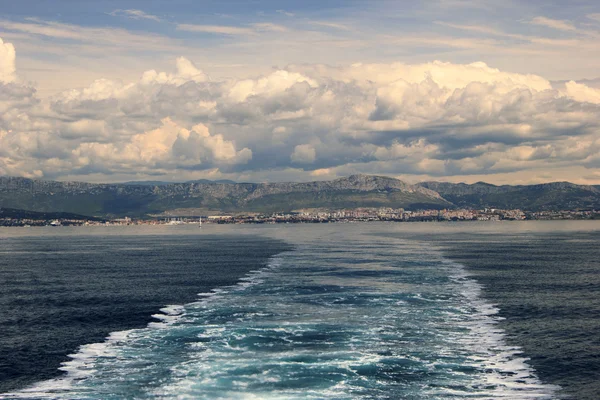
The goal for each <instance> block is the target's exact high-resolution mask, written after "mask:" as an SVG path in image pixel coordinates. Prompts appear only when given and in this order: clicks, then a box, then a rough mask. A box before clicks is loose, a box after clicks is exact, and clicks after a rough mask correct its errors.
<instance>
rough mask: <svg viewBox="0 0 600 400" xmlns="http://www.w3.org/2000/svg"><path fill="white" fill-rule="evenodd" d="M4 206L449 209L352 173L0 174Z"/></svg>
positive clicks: (424, 194)
mask: <svg viewBox="0 0 600 400" xmlns="http://www.w3.org/2000/svg"><path fill="white" fill-rule="evenodd" d="M0 206H4V207H14V208H22V209H27V210H32V211H64V212H76V213H80V214H86V215H102V216H107V215H108V216H110V215H144V214H148V213H160V212H164V211H167V210H171V209H182V208H183V209H185V208H194V209H200V210H207V211H224V212H235V211H248V212H250V211H254V212H276V211H292V210H294V209H300V208H311V207H313V208H314V207H327V208H355V207H361V206H362V207H384V206H387V207H393V208H407V209H411V208H414V209H416V208H448V207H452V204H451V203H449V202H447V201H446V200H444V199H443V198H442V197H441V196H440V195H439V194H438V193H436V192H435V191H433V190H430V189H428V188H425V187H421V186H418V185H410V184H407V183H405V182H402V181H400V180H397V179H393V178H389V177H381V176H370V175H352V176H350V177H347V178H340V179H336V180H333V181H316V182H304V183H296V182H288V183H229V182H227V183H218V182H205V181H201V182H198V183H196V182H188V183H173V184H161V185H147V184H144V185H136V184H132V183H128V184H91V183H84V182H57V181H44V180H35V179H28V178H15V177H0Z"/></svg>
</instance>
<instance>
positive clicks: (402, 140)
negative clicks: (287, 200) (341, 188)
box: [0, 43, 600, 180]
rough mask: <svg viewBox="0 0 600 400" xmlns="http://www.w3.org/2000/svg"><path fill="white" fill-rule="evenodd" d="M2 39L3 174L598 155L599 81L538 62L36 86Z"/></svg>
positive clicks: (353, 168) (471, 169)
mask: <svg viewBox="0 0 600 400" xmlns="http://www.w3.org/2000/svg"><path fill="white" fill-rule="evenodd" d="M0 49H4V52H3V53H0V55H1V56H2V58H0V60H1V61H2V63H3V64H0V65H8V67H3V71H8V72H2V74H3V75H2V76H8V77H9V79H6V78H3V80H1V81H0V173H1V174H10V175H21V176H45V177H49V178H56V177H66V176H69V177H71V178H72V177H80V178H79V179H82V178H81V177H85V176H88V175H89V176H90V177H93V178H94V179H95V180H99V179H101V178H102V177H103V176H104V177H106V179H107V180H110V179H111V178H110V177H111V176H112V177H119V179H127V178H126V177H127V176H130V177H132V178H135V179H141V178H143V176H150V175H158V176H160V175H165V176H171V177H172V176H177V175H181V176H186V177H190V178H193V177H194V176H196V177H200V176H203V175H202V174H205V175H206V174H210V176H213V177H227V178H233V179H243V180H262V179H269V177H271V178H272V179H278V180H282V179H285V177H286V176H287V177H289V179H310V178H311V177H318V178H319V179H321V178H327V177H333V176H336V175H340V174H348V173H355V172H365V173H377V174H387V175H392V176H407V175H415V176H428V177H446V178H448V179H450V178H452V179H458V178H456V177H460V176H465V177H466V176H478V177H481V176H484V175H489V176H491V177H493V176H496V175H498V176H500V175H502V176H509V175H508V174H513V173H514V174H516V173H519V172H521V173H523V174H524V175H523V176H532V178H531V179H534V178H533V175H527V171H533V170H536V171H540V170H543V169H544V168H546V169H553V168H557V166H561V167H563V168H566V169H569V170H573V171H575V170H577V171H580V169H578V168H587V169H588V170H589V171H590V173H589V174H588V175H589V176H594V173H595V171H596V170H597V169H598V168H600V158H599V157H598V156H597V154H598V153H600V121H599V120H598V115H600V92H599V91H598V89H596V88H593V87H590V86H588V85H586V83H585V82H583V81H582V82H573V81H571V82H567V83H565V84H564V85H563V86H561V87H560V88H558V89H557V88H553V87H552V85H551V83H550V82H549V81H548V80H546V79H545V78H543V77H541V76H538V75H526V74H517V73H511V72H505V71H501V70H499V69H496V68H492V67H490V66H488V65H486V64H484V63H470V64H455V63H447V62H438V61H435V62H429V63H420V64H405V63H387V64H386V63H377V64H354V65H349V66H339V67H331V66H326V65H310V64H305V65H296V66H289V67H287V68H283V69H282V68H279V69H276V70H274V71H272V72H270V73H268V74H266V75H262V76H257V77H254V78H251V79H234V78H230V79H223V80H212V79H209V78H208V76H207V75H206V74H205V73H204V72H203V71H202V70H201V69H200V68H199V67H197V66H196V65H194V63H192V61H191V60H189V59H187V58H183V57H180V58H178V59H176V60H175V67H174V70H173V71H171V72H163V71H156V70H149V71H147V72H145V73H143V74H142V75H141V77H140V78H139V79H138V80H136V81H132V82H121V81H118V80H110V79H99V80H96V81H94V82H92V83H91V84H90V85H88V86H87V87H84V88H80V89H71V90H67V91H63V92H61V93H59V94H58V95H56V96H53V97H51V98H49V99H39V98H37V97H36V94H35V89H34V88H32V87H30V86H27V85H25V84H22V83H19V80H18V79H17V76H16V74H15V72H14V62H15V60H14V53H13V52H12V45H10V44H8V43H2V46H1V47H0ZM6 49H8V51H6ZM194 174H196V175H194ZM511 176H512V175H511ZM536 176H537V175H536ZM115 179H116V178H115ZM535 179H538V178H537V177H536V178H535Z"/></svg>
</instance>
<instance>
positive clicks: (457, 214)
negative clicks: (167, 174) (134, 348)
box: [0, 207, 600, 227]
mask: <svg viewBox="0 0 600 400" xmlns="http://www.w3.org/2000/svg"><path fill="white" fill-rule="evenodd" d="M589 219H600V210H564V211H536V212H529V211H522V210H519V209H515V210H504V209H496V208H485V209H483V210H471V209H443V210H417V211H409V210H404V209H402V208H399V209H393V208H385V207H382V208H368V207H365V208H355V209H340V210H326V209H310V210H299V211H295V212H286V213H268V214H261V213H237V214H223V215H190V216H179V215H178V216H174V215H164V214H163V215H155V216H149V217H144V218H132V217H122V218H96V217H94V218H91V217H90V218H86V217H83V216H80V217H75V216H69V217H68V218H52V219H49V218H44V217H37V218H36V217H34V216H28V217H26V218H23V217H16V216H10V217H6V216H0V226H2V227H34V226H51V227H59V226H124V225H187V224H196V225H202V224H277V223H348V222H375V221H388V222H436V221H437V222H443V221H456V222H458V221H523V220H589Z"/></svg>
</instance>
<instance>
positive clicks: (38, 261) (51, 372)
mask: <svg viewBox="0 0 600 400" xmlns="http://www.w3.org/2000/svg"><path fill="white" fill-rule="evenodd" d="M29 231H30V232H32V233H36V230H35V229H30V230H29ZM38 231H39V230H38ZM4 232H5V233H8V234H10V233H11V231H4ZM42 232H43V231H42ZM47 233H50V234H51V233H52V232H47ZM286 249H289V246H287V245H285V244H283V243H282V242H279V241H275V240H268V239H264V238H253V237H250V236H231V235H224V236H215V235H203V236H198V235H189V234H188V235H185V234H175V235H160V236H152V235H144V236H130V235H127V234H126V232H125V234H124V235H123V234H120V235H94V236H89V235H84V236H72V235H66V236H65V235H61V236H58V237H55V236H47V235H43V236H29V237H4V238H3V240H0V287H1V292H0V393H2V392H6V391H8V390H12V389H15V388H19V387H22V386H24V385H26V384H31V383H33V382H36V381H40V380H44V379H49V378H52V377H55V376H56V375H58V374H59V373H60V372H61V371H59V370H58V368H59V367H60V364H61V363H62V362H64V361H67V360H68V359H69V358H68V357H67V356H68V355H69V354H71V353H74V352H76V351H77V349H78V347H79V346H80V345H82V344H85V343H95V342H101V341H103V340H104V338H105V337H106V336H108V334H109V333H110V332H113V331H120V330H124V329H132V328H141V327H144V326H146V325H147V324H148V323H149V322H151V321H152V320H153V318H152V314H155V313H157V312H159V309H161V308H163V307H165V306H167V305H169V304H185V303H189V302H191V301H194V300H195V299H196V298H197V293H198V292H206V291H209V290H210V289H212V288H215V287H220V286H226V285H231V284H235V283H236V282H237V281H238V279H240V278H241V277H242V276H244V275H245V274H247V273H248V272H250V271H252V270H257V269H260V268H262V267H264V266H265V265H266V263H267V261H268V259H269V257H271V256H273V255H274V254H276V253H279V252H281V251H284V250H286Z"/></svg>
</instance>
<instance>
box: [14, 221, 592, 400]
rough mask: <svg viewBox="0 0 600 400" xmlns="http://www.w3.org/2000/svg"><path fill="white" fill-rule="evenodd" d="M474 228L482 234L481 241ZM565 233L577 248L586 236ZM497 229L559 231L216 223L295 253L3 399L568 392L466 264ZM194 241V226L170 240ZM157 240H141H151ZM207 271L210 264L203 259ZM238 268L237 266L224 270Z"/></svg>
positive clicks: (165, 312)
mask: <svg viewBox="0 0 600 400" xmlns="http://www.w3.org/2000/svg"><path fill="white" fill-rule="evenodd" d="M523 226H525V227H526V228H523ZM207 227H208V226H207ZM597 227H598V226H597V225H594V226H593V227H590V226H588V231H591V232H592V233H593V232H594V230H595V229H596V228H597ZM466 228H469V230H468V231H467V230H466ZM204 229H205V228H203V230H204ZM472 229H475V230H476V231H479V232H478V233H477V235H475V239H474V236H473V233H472V232H471V230H472ZM523 229H524V230H525V233H523V232H522V231H523ZM554 229H556V226H554ZM565 229H566V230H565V232H564V233H563V234H562V237H563V238H564V239H565V240H566V239H568V238H570V237H572V236H573V235H574V233H573V231H574V228H573V226H568V227H566V228H565ZM207 230H208V229H207ZM498 230H500V231H502V232H504V233H503V234H504V237H503V239H502V238H500V239H499V240H500V241H501V242H502V241H503V240H504V243H510V242H511V241H514V240H516V238H518V237H519V236H522V235H523V234H525V235H529V236H535V237H539V236H540V235H541V236H542V237H543V235H547V228H546V226H542V227H541V228H539V227H538V226H533V225H526V224H525V225H523V224H522V223H515V224H514V225H512V226H508V227H507V226H506V225H496V226H490V225H489V224H487V225H481V224H479V225H478V224H472V225H470V226H469V225H468V224H466V225H451V224H335V225H334V224H332V225H327V226H317V225H298V226H275V227H231V228H223V227H218V228H217V227H214V232H213V234H231V232H235V233H236V234H239V235H242V236H243V235H247V236H248V237H252V238H256V237H264V238H269V240H273V239H277V240H282V241H283V242H285V243H287V244H288V246H289V248H283V247H282V248H280V249H279V250H280V251H279V252H278V253H277V254H273V255H272V256H270V257H268V258H267V259H266V260H265V262H264V263H263V264H262V265H260V267H258V268H254V269H252V270H250V271H248V272H247V273H246V274H245V275H244V276H243V277H242V278H239V279H237V280H236V281H235V282H234V283H231V284H224V285H223V284H222V285H213V287H212V288H211V289H209V290H206V291H202V292H201V293H198V294H197V296H196V298H195V299H194V301H189V302H187V303H184V304H171V305H170V306H168V305H167V304H164V306H163V307H161V308H160V309H159V308H157V309H156V311H155V312H154V315H153V317H154V322H151V323H149V324H148V325H147V326H145V327H142V328H136V329H127V330H120V331H114V332H112V333H111V334H110V335H109V336H108V337H107V339H106V340H104V341H98V342H96V343H87V344H84V345H82V346H81V347H79V348H78V349H74V351H73V353H72V354H71V356H70V358H69V360H67V361H66V362H64V363H63V364H62V365H61V366H60V370H61V371H63V372H64V375H61V376H58V377H56V378H53V379H48V380H44V381H41V382H38V383H35V384H33V385H29V386H27V387H25V388H22V389H20V390H16V391H12V392H11V393H7V394H5V395H3V396H4V397H5V398H32V399H38V398H53V399H54V398H56V399H61V398H65V399H72V398H77V399H111V398H114V399H121V398H178V399H186V398H189V399H197V398H199V399H202V398H205V399H218V398H222V399H236V398H239V399H247V398H250V399H252V398H254V399H268V398H283V399H294V398H298V399H304V398H314V399H324V398H331V399H361V398H363V399H398V398H403V399H431V398H482V399H489V398H508V399H515V398H524V399H532V398H542V399H543V398H557V397H560V396H562V390H561V389H562V388H561V387H560V386H559V385H558V384H557V380H555V379H552V377H551V375H548V374H546V375H545V376H542V375H540V373H539V371H538V370H537V369H536V368H535V365H534V364H533V363H532V361H534V360H532V359H531V354H528V353H527V352H525V349H526V348H525V347H524V346H523V345H522V344H520V343H522V342H519V340H515V337H518V333H515V331H514V329H512V328H510V325H507V322H511V321H510V320H511V315H510V314H507V313H506V312H503V309H502V303H500V302H498V301H497V300H498V299H499V297H497V296H496V297H494V295H493V293H494V282H495V281H494V280H493V279H492V280H488V281H485V282H484V280H483V279H478V276H479V275H481V274H479V275H478V273H476V266H477V265H479V264H477V258H475V259H473V257H472V259H471V260H470V261H471V262H470V263H466V262H465V259H467V258H468V255H469V254H470V253H469V252H468V250H469V249H473V248H478V246H479V244H480V243H483V242H485V240H483V239H482V238H489V237H490V236H492V237H493V236H496V237H497V238H498V234H497V233H498V232H497V231H498ZM575 231H576V229H575ZM507 232H508V233H507ZM184 233H185V234H188V235H189V234H190V232H189V229H187V230H186V229H185V228H182V229H178V230H174V231H172V232H163V233H162V235H164V236H165V237H173V236H175V237H177V236H178V235H182V234H184ZM578 234H579V235H581V234H580V233H578ZM197 235H198V238H200V239H201V238H202V237H203V235H204V234H197ZM586 235H589V232H588V233H586ZM559 237H560V235H559ZM462 238H464V240H462ZM145 239H146V240H147V237H146V236H144V235H141V236H139V237H138V240H139V243H143V242H144V240H145ZM448 239H452V240H453V241H454V242H448ZM55 240H60V239H55ZM477 240H478V241H477ZM588 240H592V241H593V240H594V237H593V236H592V238H591V239H590V238H589V237H588ZM488 242H489V239H488ZM273 243H275V242H273ZM277 243H280V242H277ZM488 245H489V246H491V244H490V243H488ZM269 246H270V244H269V242H268V241H266V242H265V247H269ZM461 246H462V247H461ZM469 246H470V247H469ZM461 248H462V250H460V249H461ZM490 248H491V247H490ZM452 249H454V250H453V251H454V253H453V251H452ZM156 257H160V255H156ZM461 257H462V259H461ZM493 257H497V258H498V259H503V255H502V254H497V253H496V254H494V255H493ZM481 258H482V259H485V257H483V256H482V257H481ZM590 262H591V263H592V264H593V263H594V262H595V261H593V260H592V261H590ZM197 264H198V265H199V267H198V268H201V265H202V258H201V257H200V256H199V257H198V259H197ZM469 264H471V265H470V266H469ZM486 265H487V268H488V269H490V268H491V267H490V265H489V264H486ZM594 265H595V266H597V264H594ZM227 268H228V266H227V264H226V263H224V264H223V265H222V266H221V269H222V270H223V272H222V273H225V271H226V270H227ZM482 268H483V267H482ZM590 268H591V270H592V272H593V273H597V268H595V267H594V266H593V265H592V266H591V267H590ZM473 271H475V272H473ZM479 272H481V270H480V271H479ZM596 276H597V275H596ZM132 279H135V278H132ZM495 279H496V280H498V279H500V278H499V277H498V276H496V277H495ZM572 290H573V292H574V293H576V291H577V288H576V287H573V288H572ZM513 292H514V293H516V291H513ZM514 293H513V297H514ZM521 295H524V296H526V297H527V296H528V295H527V293H525V294H521ZM529 297H530V298H534V299H535V297H536V294H535V293H530V294H529ZM491 299H493V300H491ZM531 301H533V302H535V300H531ZM508 308H509V309H510V307H508ZM507 328H508V329H507ZM534 330H535V329H534ZM582 334H586V333H585V332H584V333H582ZM593 334H594V332H587V335H593ZM525 336H526V335H525ZM525 336H524V337H525ZM528 348H529V347H528ZM548 377H550V378H548ZM582 392H583V391H582ZM578 398H579V397H578Z"/></svg>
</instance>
